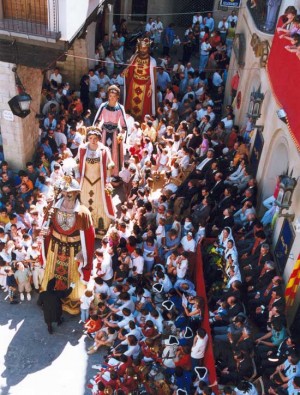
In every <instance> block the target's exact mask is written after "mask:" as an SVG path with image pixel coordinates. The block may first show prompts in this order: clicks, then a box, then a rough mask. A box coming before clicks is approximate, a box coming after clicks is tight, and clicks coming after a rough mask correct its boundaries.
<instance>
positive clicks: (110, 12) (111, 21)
mask: <svg viewBox="0 0 300 395" xmlns="http://www.w3.org/2000/svg"><path fill="white" fill-rule="evenodd" d="M107 10H108V37H109V41H111V38H112V27H113V24H114V6H113V5H112V4H107Z"/></svg>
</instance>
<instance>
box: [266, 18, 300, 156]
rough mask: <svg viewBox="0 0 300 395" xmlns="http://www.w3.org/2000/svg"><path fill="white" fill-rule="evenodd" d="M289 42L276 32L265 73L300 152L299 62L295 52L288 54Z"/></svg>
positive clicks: (281, 20)
mask: <svg viewBox="0 0 300 395" xmlns="http://www.w3.org/2000/svg"><path fill="white" fill-rule="evenodd" d="M282 24H283V18H282V17H280V18H279V21H278V27H280V26H282ZM289 45H291V42H290V41H288V40H285V39H284V38H282V39H281V38H280V37H279V35H278V33H277V31H276V32H275V35H274V39H273V42H272V46H271V51H270V55H269V59H268V63H267V72H268V76H269V81H270V86H271V90H272V93H273V95H274V96H275V98H276V101H277V104H278V110H279V109H282V110H284V114H286V117H284V118H283V120H284V122H285V123H287V126H288V129H289V132H290V134H291V136H292V139H293V141H294V143H295V145H296V146H297V148H298V150H299V151H300V117H299V102H300V90H299V86H300V60H299V58H298V56H297V55H296V53H295V52H289V51H288V50H287V48H286V47H287V46H289Z"/></svg>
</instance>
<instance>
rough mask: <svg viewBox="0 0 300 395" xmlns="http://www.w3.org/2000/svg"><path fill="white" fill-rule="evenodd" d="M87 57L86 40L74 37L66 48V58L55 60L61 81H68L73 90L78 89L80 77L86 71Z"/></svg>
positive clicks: (87, 65) (87, 67)
mask: <svg viewBox="0 0 300 395" xmlns="http://www.w3.org/2000/svg"><path fill="white" fill-rule="evenodd" d="M94 40H95V38H94ZM75 56H76V57H75ZM87 58H88V46H87V42H86V40H85V39H76V40H75V41H74V43H73V44H72V46H71V48H70V49H69V50H68V55H67V59H66V60H65V61H64V62H57V66H58V67H59V68H60V71H61V74H62V76H63V81H64V82H69V83H70V85H71V89H73V90H76V91H77V90H79V82H80V79H81V77H82V76H83V75H84V74H86V73H87V72H88V69H89V63H88V60H87Z"/></svg>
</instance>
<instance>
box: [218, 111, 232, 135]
mask: <svg viewBox="0 0 300 395" xmlns="http://www.w3.org/2000/svg"><path fill="white" fill-rule="evenodd" d="M221 121H222V122H224V126H225V129H226V131H227V132H228V133H229V132H230V130H231V128H232V126H233V119H232V114H228V115H227V117H225V118H223V119H221Z"/></svg>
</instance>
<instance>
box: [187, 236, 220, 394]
mask: <svg viewBox="0 0 300 395" xmlns="http://www.w3.org/2000/svg"><path fill="white" fill-rule="evenodd" d="M206 241H208V242H209V241H210V240H209V239H206ZM193 258H194V262H193V264H194V270H195V271H194V278H195V284H196V291H197V294H198V295H199V296H202V297H203V298H204V300H205V312H204V319H203V322H202V328H203V329H205V330H206V332H207V334H208V337H209V342H208V346H207V349H206V353H205V357H204V365H205V366H206V367H207V370H208V372H209V381H210V383H211V384H213V383H214V382H216V381H217V374H216V366H215V358H214V353H213V344H212V337H211V330H210V324H209V321H208V320H209V316H208V306H207V298H206V291H205V282H204V277H203V260H202V252H201V243H198V246H197V250H196V254H193ZM213 391H214V393H215V394H216V395H217V394H219V391H218V387H217V386H215V387H213Z"/></svg>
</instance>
